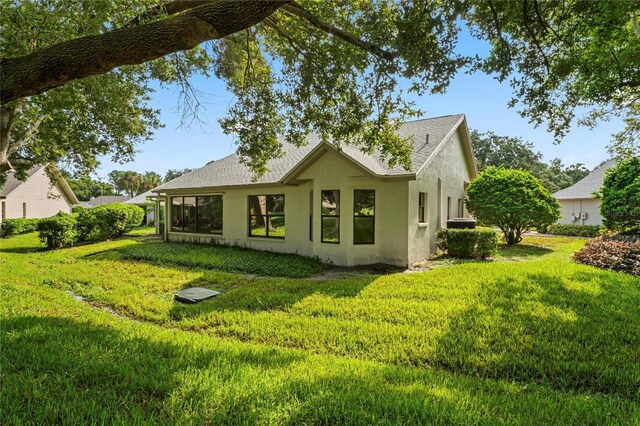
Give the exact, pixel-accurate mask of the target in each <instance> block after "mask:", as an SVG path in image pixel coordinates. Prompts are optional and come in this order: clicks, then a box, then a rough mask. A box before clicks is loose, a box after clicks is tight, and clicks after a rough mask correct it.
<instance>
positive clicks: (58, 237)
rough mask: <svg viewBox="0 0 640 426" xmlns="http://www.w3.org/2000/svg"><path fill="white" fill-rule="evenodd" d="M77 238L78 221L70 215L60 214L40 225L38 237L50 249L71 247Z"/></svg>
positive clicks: (43, 221)
mask: <svg viewBox="0 0 640 426" xmlns="http://www.w3.org/2000/svg"><path fill="white" fill-rule="evenodd" d="M76 236H77V233H76V220H75V218H74V217H73V216H71V215H70V214H68V213H64V212H60V213H58V214H57V215H55V216H51V217H47V218H44V219H41V220H40V223H38V237H39V238H40V241H42V242H43V243H45V244H46V245H47V247H48V248H58V247H62V246H66V245H71V244H73V243H74V242H75V241H76Z"/></svg>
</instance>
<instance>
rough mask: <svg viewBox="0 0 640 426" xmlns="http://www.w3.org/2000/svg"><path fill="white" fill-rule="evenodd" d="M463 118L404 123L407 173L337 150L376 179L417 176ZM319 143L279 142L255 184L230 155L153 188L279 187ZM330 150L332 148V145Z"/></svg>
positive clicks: (350, 149) (351, 150)
mask: <svg viewBox="0 0 640 426" xmlns="http://www.w3.org/2000/svg"><path fill="white" fill-rule="evenodd" d="M463 118H464V114H456V115H447V116H443V117H436V118H428V119H423V120H416V121H410V122H407V123H404V124H403V125H402V126H401V127H400V129H399V130H398V134H399V135H401V136H405V137H411V141H412V143H413V154H412V155H411V159H412V170H409V171H407V170H404V168H402V166H395V167H393V168H390V167H389V166H388V165H387V164H386V162H385V161H384V160H383V159H382V158H381V157H380V153H374V154H365V153H363V152H362V151H360V149H359V148H357V147H354V146H353V145H346V144H344V145H341V146H340V147H339V148H338V149H340V150H341V151H342V153H343V154H344V155H345V156H347V157H349V158H351V159H352V160H353V161H355V162H356V163H358V164H360V165H361V166H363V167H364V168H365V169H368V170H369V171H370V172H372V173H373V174H375V175H380V176H398V175H404V174H407V173H417V172H418V170H420V168H421V167H422V166H423V165H424V164H425V163H426V162H427V160H428V159H429V157H430V156H431V154H433V153H434V152H435V150H436V149H437V148H438V146H439V145H440V144H442V142H444V141H445V139H446V136H447V135H449V134H450V133H451V132H452V131H453V130H454V129H455V128H456V127H457V125H458V124H459V123H461V121H462V119H463ZM427 134H428V135H429V142H428V143H427V142H426V137H427ZM321 143H323V142H322V141H321V140H320V138H319V137H318V136H317V135H315V134H311V135H309V136H308V137H307V145H305V146H303V147H300V148H298V147H296V146H294V145H291V144H288V143H286V142H285V141H282V150H283V151H284V153H285V154H284V155H283V156H282V157H281V158H277V159H273V160H271V161H269V163H268V165H267V167H268V168H269V171H268V172H267V173H265V174H264V175H263V176H261V177H260V178H258V179H257V180H256V181H253V180H252V179H253V177H254V176H253V172H252V171H251V169H250V168H249V167H247V166H245V165H244V164H242V163H241V162H240V158H239V156H238V155H237V154H236V153H233V154H231V155H229V156H227V157H224V158H222V159H220V160H217V161H214V162H212V163H210V164H208V165H206V166H204V167H202V168H200V169H196V170H193V171H192V172H190V173H186V174H184V175H182V176H180V177H178V178H176V179H174V180H172V181H169V182H167V183H164V184H162V185H160V186H158V187H157V188H154V189H153V191H154V192H158V191H164V190H172V189H188V188H215V187H227V186H238V185H250V184H271V183H278V182H281V181H282V178H283V177H284V176H285V175H286V174H287V173H288V172H290V171H291V170H292V169H293V168H294V167H296V165H298V164H299V163H300V162H301V161H302V160H303V159H304V158H305V157H306V156H307V154H309V153H310V152H311V151H312V150H313V149H314V148H316V147H317V146H318V145H320V144H321ZM333 146H334V147H335V145H333Z"/></svg>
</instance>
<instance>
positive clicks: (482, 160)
mask: <svg viewBox="0 0 640 426" xmlns="http://www.w3.org/2000/svg"><path fill="white" fill-rule="evenodd" d="M470 137H471V145H472V147H473V153H474V156H475V158H476V161H477V164H478V170H479V171H483V170H485V169H486V168H487V167H489V166H495V167H505V168H511V169H519V170H527V171H529V172H531V173H532V174H533V175H534V176H535V177H537V178H538V179H540V181H541V182H542V184H543V185H544V186H545V188H547V189H548V190H549V192H551V193H553V192H556V191H559V190H560V189H564V188H567V187H569V186H571V185H573V184H574V183H576V182H577V181H579V180H580V179H582V178H583V177H585V176H587V175H588V174H589V169H587V168H586V167H584V164H581V163H576V164H571V165H569V166H565V165H564V164H562V160H560V159H559V158H555V159H553V160H551V163H549V164H547V163H545V162H543V161H542V154H541V153H540V152H535V151H534V150H533V143H531V142H527V141H524V140H522V138H519V137H512V136H498V135H496V134H495V133H493V132H486V133H480V132H478V131H477V130H472V131H471V132H470Z"/></svg>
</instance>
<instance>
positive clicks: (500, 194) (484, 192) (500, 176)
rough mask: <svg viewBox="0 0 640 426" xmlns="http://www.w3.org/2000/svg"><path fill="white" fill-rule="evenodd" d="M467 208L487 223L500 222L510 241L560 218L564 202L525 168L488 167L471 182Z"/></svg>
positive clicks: (512, 242) (520, 239)
mask: <svg viewBox="0 0 640 426" xmlns="http://www.w3.org/2000/svg"><path fill="white" fill-rule="evenodd" d="M467 209H468V210H469V212H470V213H471V214H472V215H473V216H474V217H475V218H476V219H478V221H479V222H480V223H482V224H484V225H488V226H497V227H498V228H500V230H501V231H502V233H503V234H504V239H505V241H506V242H507V244H509V245H513V244H517V243H519V242H520V241H522V234H523V233H524V232H525V231H527V230H529V229H532V228H539V227H543V226H545V225H549V224H551V223H554V222H555V221H556V220H558V218H560V204H559V203H558V200H556V199H555V198H554V197H553V196H552V195H551V194H550V193H549V191H548V190H547V189H546V188H545V187H544V186H543V185H542V184H541V183H540V180H538V179H537V178H536V177H535V176H533V175H532V174H531V173H530V172H527V171H524V170H513V169H502V168H497V167H488V168H487V169H486V170H485V171H484V172H482V173H480V175H479V176H478V178H477V179H476V180H475V181H473V182H472V183H471V185H469V188H468V191H467Z"/></svg>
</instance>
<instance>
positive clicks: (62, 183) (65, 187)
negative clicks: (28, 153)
mask: <svg viewBox="0 0 640 426" xmlns="http://www.w3.org/2000/svg"><path fill="white" fill-rule="evenodd" d="M44 168H45V166H43V165H37V166H33V167H32V168H30V169H29V170H28V171H27V175H26V179H25V180H24V181H22V180H19V179H18V178H16V177H15V175H14V173H12V172H9V173H8V175H7V182H6V183H5V185H4V186H3V187H2V188H1V189H0V197H7V196H8V195H9V194H11V193H12V192H13V191H15V190H16V189H18V187H19V186H20V185H22V184H23V183H25V182H26V181H27V179H29V178H30V177H31V176H33V175H35V174H36V173H38V172H39V171H41V170H42V169H44ZM53 172H54V173H55V174H56V175H57V177H58V182H57V184H58V186H59V187H60V189H62V192H64V194H65V195H66V196H67V198H68V199H69V202H70V203H71V204H76V203H77V202H78V198H77V197H76V194H74V192H73V190H72V189H71V187H70V186H69V183H67V181H66V180H65V178H64V177H63V176H62V175H61V174H60V172H59V171H58V169H57V168H56V167H55V166H54V167H53Z"/></svg>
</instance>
